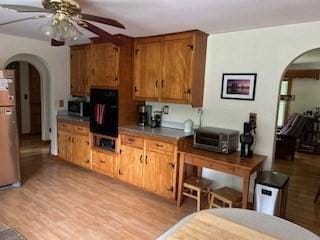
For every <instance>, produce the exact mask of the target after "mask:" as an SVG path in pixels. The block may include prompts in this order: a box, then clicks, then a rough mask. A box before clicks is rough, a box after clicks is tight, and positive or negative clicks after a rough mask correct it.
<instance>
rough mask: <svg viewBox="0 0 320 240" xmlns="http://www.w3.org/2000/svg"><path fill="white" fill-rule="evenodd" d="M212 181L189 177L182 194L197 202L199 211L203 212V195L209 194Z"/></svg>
mask: <svg viewBox="0 0 320 240" xmlns="http://www.w3.org/2000/svg"><path fill="white" fill-rule="evenodd" d="M211 184H212V181H211V180H209V179H205V178H199V177H189V178H187V179H185V181H184V183H183V187H184V190H183V192H182V194H183V195H184V196H186V197H189V198H192V199H195V200H196V201H197V211H200V210H201V194H202V193H205V194H209V187H210V185H211Z"/></svg>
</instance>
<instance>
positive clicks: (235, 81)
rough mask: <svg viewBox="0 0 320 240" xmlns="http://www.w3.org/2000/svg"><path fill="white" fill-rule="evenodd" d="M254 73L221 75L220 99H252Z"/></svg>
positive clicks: (253, 94)
mask: <svg viewBox="0 0 320 240" xmlns="http://www.w3.org/2000/svg"><path fill="white" fill-rule="evenodd" d="M256 82H257V74H256V73H224V74H223V76H222V88H221V99H236V100H247V101H254V100H255V94H256Z"/></svg>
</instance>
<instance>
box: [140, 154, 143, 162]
mask: <svg viewBox="0 0 320 240" xmlns="http://www.w3.org/2000/svg"><path fill="white" fill-rule="evenodd" d="M142 159H143V155H142V154H141V156H140V163H141V164H142V163H143V161H142Z"/></svg>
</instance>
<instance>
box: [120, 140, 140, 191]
mask: <svg viewBox="0 0 320 240" xmlns="http://www.w3.org/2000/svg"><path fill="white" fill-rule="evenodd" d="M143 153H144V152H143V149H140V148H136V147H129V146H121V150H120V157H119V163H118V168H119V171H118V177H119V179H120V180H122V181H124V182H127V183H130V184H132V185H135V186H137V187H142V186H143V165H144V154H143Z"/></svg>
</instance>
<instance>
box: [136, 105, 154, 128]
mask: <svg viewBox="0 0 320 240" xmlns="http://www.w3.org/2000/svg"><path fill="white" fill-rule="evenodd" d="M138 113H139V120H138V125H139V126H141V127H145V126H150V125H151V114H152V106H150V105H140V106H138Z"/></svg>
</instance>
